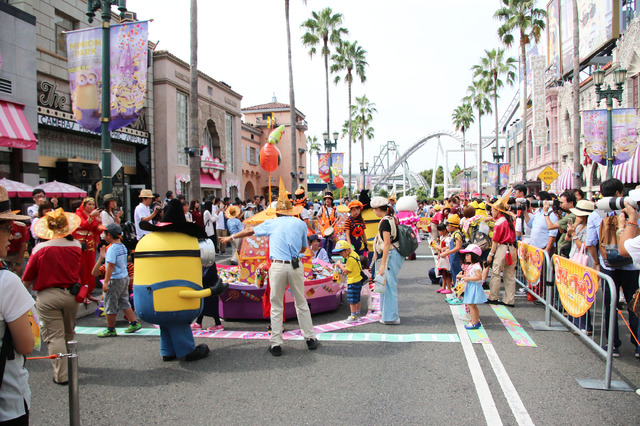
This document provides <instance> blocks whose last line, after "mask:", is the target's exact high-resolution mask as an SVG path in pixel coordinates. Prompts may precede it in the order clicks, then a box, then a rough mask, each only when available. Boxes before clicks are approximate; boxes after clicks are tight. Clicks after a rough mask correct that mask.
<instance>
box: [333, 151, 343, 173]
mask: <svg viewBox="0 0 640 426" xmlns="http://www.w3.org/2000/svg"><path fill="white" fill-rule="evenodd" d="M331 168H332V169H334V174H336V175H341V174H342V172H343V171H344V154H342V153H339V152H334V153H333V154H331Z"/></svg>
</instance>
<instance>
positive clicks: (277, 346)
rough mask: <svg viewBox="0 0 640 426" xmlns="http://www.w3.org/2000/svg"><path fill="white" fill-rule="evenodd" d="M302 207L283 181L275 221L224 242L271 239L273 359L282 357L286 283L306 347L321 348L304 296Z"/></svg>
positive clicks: (310, 348) (224, 239)
mask: <svg viewBox="0 0 640 426" xmlns="http://www.w3.org/2000/svg"><path fill="white" fill-rule="evenodd" d="M301 210H302V206H301V205H299V206H296V207H293V205H292V204H291V200H289V199H288V198H287V196H286V190H285V188H284V183H283V182H282V180H280V195H279V197H278V202H277V204H276V218H275V219H270V220H266V221H264V222H263V223H261V224H260V225H258V226H256V227H255V228H246V229H244V230H242V231H240V232H237V233H234V234H231V236H230V237H223V238H222V239H221V241H222V243H223V244H226V243H227V242H230V241H234V240H236V239H238V238H243V237H249V236H251V235H254V234H255V235H257V236H259V237H262V236H267V235H268V236H269V258H270V259H271V262H272V263H271V267H270V268H269V285H270V287H271V295H270V301H271V337H270V338H269V341H270V343H271V345H270V347H269V352H270V353H271V355H273V356H280V355H282V344H283V343H284V341H283V339H282V318H283V314H284V306H283V299H284V293H285V289H286V287H287V284H288V285H289V288H290V290H291V294H292V295H293V299H294V302H295V307H296V314H297V317H298V323H299V324H300V329H301V330H302V335H303V336H304V338H305V340H306V342H307V347H308V348H309V350H314V349H316V348H317V347H318V346H319V343H318V339H317V338H316V335H315V334H314V332H313V323H312V322H311V311H310V310H309V305H308V304H307V299H306V298H305V295H304V268H303V266H302V262H301V261H300V257H302V254H303V253H305V252H306V249H307V246H308V242H307V225H306V224H305V223H304V222H303V221H302V220H300V219H299V218H297V217H293V216H296V215H298V214H300V211H301Z"/></svg>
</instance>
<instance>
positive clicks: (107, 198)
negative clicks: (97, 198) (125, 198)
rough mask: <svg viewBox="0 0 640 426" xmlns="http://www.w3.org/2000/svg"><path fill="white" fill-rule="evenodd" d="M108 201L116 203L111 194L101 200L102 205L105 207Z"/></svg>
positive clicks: (116, 199)
mask: <svg viewBox="0 0 640 426" xmlns="http://www.w3.org/2000/svg"><path fill="white" fill-rule="evenodd" d="M109 201H118V197H116V196H115V195H113V194H105V196H104V198H103V199H102V204H103V205H105V206H106V205H107V203H108V202H109Z"/></svg>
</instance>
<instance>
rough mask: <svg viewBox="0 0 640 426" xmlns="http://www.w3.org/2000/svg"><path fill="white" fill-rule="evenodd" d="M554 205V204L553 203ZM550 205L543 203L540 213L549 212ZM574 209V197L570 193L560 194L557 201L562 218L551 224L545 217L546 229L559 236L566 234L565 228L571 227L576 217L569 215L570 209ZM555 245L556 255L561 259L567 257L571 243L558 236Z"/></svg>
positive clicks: (547, 217)
mask: <svg viewBox="0 0 640 426" xmlns="http://www.w3.org/2000/svg"><path fill="white" fill-rule="evenodd" d="M554 204H555V202H554ZM549 207H550V203H548V202H545V203H544V206H543V207H542V211H543V212H544V213H547V212H548V211H549ZM575 207H576V196H575V194H574V193H573V192H571V191H564V192H563V193H562V194H560V201H559V210H561V211H563V212H564V216H563V217H562V219H560V220H558V221H557V222H555V223H553V222H552V221H551V219H550V218H549V216H545V221H546V223H547V228H548V229H549V230H550V231H551V230H558V231H559V232H560V233H561V234H566V233H567V228H568V227H569V226H570V225H572V224H573V223H574V222H575V221H576V215H574V214H573V213H571V211H570V210H571V209H573V208H575ZM556 240H557V245H558V255H559V256H562V257H566V258H568V257H569V253H570V252H571V242H570V241H567V240H566V239H565V238H563V237H562V236H558V238H557V239H556Z"/></svg>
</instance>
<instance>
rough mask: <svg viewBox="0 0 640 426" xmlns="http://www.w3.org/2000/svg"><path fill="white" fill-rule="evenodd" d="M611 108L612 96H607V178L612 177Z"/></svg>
mask: <svg viewBox="0 0 640 426" xmlns="http://www.w3.org/2000/svg"><path fill="white" fill-rule="evenodd" d="M612 110H613V97H611V96H607V180H608V179H611V178H612V177H613V113H612ZM574 120H575V118H574Z"/></svg>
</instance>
